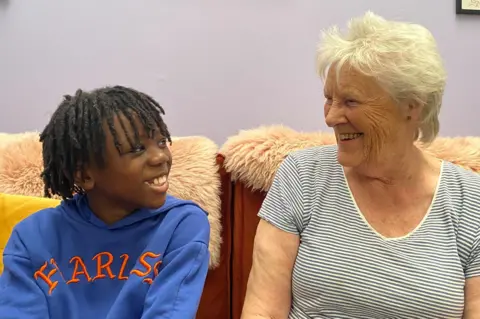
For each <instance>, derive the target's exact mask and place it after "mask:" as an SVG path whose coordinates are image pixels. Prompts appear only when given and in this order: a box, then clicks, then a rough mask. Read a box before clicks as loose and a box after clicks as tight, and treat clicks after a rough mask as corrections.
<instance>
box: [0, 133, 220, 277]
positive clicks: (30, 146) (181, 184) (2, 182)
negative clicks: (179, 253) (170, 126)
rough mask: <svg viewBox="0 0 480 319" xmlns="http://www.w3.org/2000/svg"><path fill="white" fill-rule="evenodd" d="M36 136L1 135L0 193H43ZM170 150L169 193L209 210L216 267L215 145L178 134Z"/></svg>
mask: <svg viewBox="0 0 480 319" xmlns="http://www.w3.org/2000/svg"><path fill="white" fill-rule="evenodd" d="M38 139H39V138H38V133H36V132H30V133H23V134H18V135H17V134H16V135H9V134H6V135H5V134H2V135H0V149H1V152H0V193H5V194H13V195H24V196H37V197H42V196H43V182H42V180H41V178H40V173H41V172H42V168H43V160H42V145H41V143H40V142H39V140H38ZM1 145H3V146H1ZM171 151H172V156H173V165H172V170H171V175H170V190H169V193H170V194H172V195H174V196H176V197H179V198H182V199H189V200H193V201H195V202H196V203H198V204H199V205H200V206H201V207H202V208H203V209H205V210H206V211H207V212H208V213H209V217H208V219H209V221H210V226H211V236H210V246H209V249H210V254H211V258H210V268H215V267H217V266H218V265H219V262H220V248H221V243H222V238H221V232H222V229H221V228H222V225H221V218H222V216H221V203H220V191H221V190H220V175H219V173H218V165H217V163H216V155H217V151H218V147H217V146H216V145H215V143H214V142H213V141H211V140H210V139H207V138H205V137H181V138H173V144H172V147H171Z"/></svg>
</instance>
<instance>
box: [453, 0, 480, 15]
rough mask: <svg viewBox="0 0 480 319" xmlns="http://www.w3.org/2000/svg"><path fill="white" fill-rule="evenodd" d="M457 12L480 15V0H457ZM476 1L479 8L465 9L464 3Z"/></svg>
mask: <svg viewBox="0 0 480 319" xmlns="http://www.w3.org/2000/svg"><path fill="white" fill-rule="evenodd" d="M456 2H457V3H456V6H457V14H478V15H480V0H456ZM463 2H467V3H470V2H471V3H474V4H476V5H477V6H478V9H464V8H463V5H462V3H463Z"/></svg>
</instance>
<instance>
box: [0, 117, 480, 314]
mask: <svg viewBox="0 0 480 319" xmlns="http://www.w3.org/2000/svg"><path fill="white" fill-rule="evenodd" d="M333 143H335V137H334V136H333V135H332V134H331V133H324V132H307V133H304V132H297V131H295V130H292V129H290V128H288V127H285V126H281V125H274V126H262V127H259V128H256V129H251V130H244V131H241V132H239V133H238V134H237V135H235V136H232V137H230V138H229V139H228V140H227V141H226V143H225V144H224V145H222V146H221V147H220V148H218V147H217V146H216V145H215V144H214V143H213V142H212V141H211V140H209V139H207V138H204V137H184V138H175V139H174V143H173V145H172V154H173V158H174V164H173V167H172V175H171V178H170V180H171V185H172V186H171V189H170V191H171V193H172V194H173V195H176V196H179V197H181V198H186V199H193V200H197V201H199V204H200V205H202V206H203V207H204V208H205V209H207V210H209V212H210V213H211V215H212V218H211V220H210V221H211V225H212V241H211V243H210V251H211V253H212V260H211V263H210V271H209V274H208V276H207V282H206V284H205V290H204V293H203V296H202V299H201V302H200V308H199V312H198V314H197V319H207V318H208V319H240V316H241V310H242V307H243V300H244V296H245V291H246V287H247V280H248V275H249V272H250V268H251V264H252V250H253V241H254V236H255V231H256V228H257V224H258V221H259V219H258V217H257V212H258V210H259V208H260V206H261V204H262V202H263V199H264V198H265V194H266V193H267V192H268V190H269V188H270V185H271V183H272V180H273V177H274V175H275V172H276V170H277V168H278V166H279V165H280V163H281V162H282V160H283V159H284V158H285V156H286V155H287V154H288V153H290V152H292V151H295V150H299V149H303V148H307V147H312V146H319V145H329V144H333ZM419 147H422V148H423V149H424V150H425V151H426V152H429V153H430V154H432V155H434V156H437V157H438V158H442V159H444V160H447V161H451V162H453V163H455V164H457V165H460V166H463V167H465V168H467V169H470V170H472V171H475V172H480V138H478V137H455V138H438V139H437V140H436V141H435V142H434V143H432V144H431V145H429V146H423V145H421V144H419ZM40 153H41V149H40V146H39V143H38V135H37V134H35V133H26V134H23V135H17V136H12V135H6V136H2V135H1V134H0V193H3V194H4V195H3V196H14V197H15V198H16V200H17V202H16V203H17V204H14V205H13V207H9V208H2V204H1V203H2V200H1V198H2V197H1V196H0V227H2V223H1V222H2V218H3V217H2V216H5V215H6V213H5V209H7V210H8V211H9V212H8V214H9V215H8V216H7V218H6V219H7V220H10V223H9V224H8V225H7V226H4V227H7V228H8V227H13V225H14V224H15V220H16V219H15V218H13V217H12V215H13V216H17V219H21V218H23V215H21V214H17V213H15V209H16V205H20V204H18V203H20V202H22V201H25V200H27V198H28V199H29V200H32V201H33V199H32V198H35V200H39V197H41V196H42V195H43V193H42V192H43V186H42V183H41V181H40V180H39V177H38V175H39V174H40V171H41V158H40V157H39V154H40ZM192 158H194V159H195V160H196V162H194V163H195V164H191V163H189V161H188V160H189V159H192ZM202 163H203V164H202ZM199 176H201V177H202V179H204V180H203V184H202V183H200V184H199V185H200V186H201V187H200V188H198V187H199V185H197V184H195V183H194V182H192V181H198V178H199ZM206 176H208V178H206ZM205 179H206V180H205ZM194 184H195V185H194ZM202 187H203V188H202ZM197 194H201V196H200V197H195V196H196V195H197ZM19 196H23V197H22V198H21V199H20V198H19ZM207 199H208V201H207ZM40 200H46V199H40ZM27 202H28V201H27ZM52 203H53V202H50V204H52ZM55 203H56V202H55ZM44 204H46V203H44ZM20 207H21V206H20ZM31 210H33V209H32V208H31ZM23 214H25V213H23ZM12 220H13V222H12ZM4 221H5V218H4ZM4 224H5V223H4ZM8 229H9V228H8ZM2 233H3V229H2V230H1V231H0V234H2ZM4 237H5V236H4ZM5 240H6V239H5V238H3V237H0V250H1V248H2V247H1V245H2V244H4V241H5Z"/></svg>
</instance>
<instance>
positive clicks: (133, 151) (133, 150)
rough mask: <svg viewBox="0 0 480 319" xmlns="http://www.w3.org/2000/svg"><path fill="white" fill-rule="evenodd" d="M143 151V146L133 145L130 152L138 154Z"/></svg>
mask: <svg viewBox="0 0 480 319" xmlns="http://www.w3.org/2000/svg"><path fill="white" fill-rule="evenodd" d="M144 150H145V147H144V146H143V145H135V146H134V147H133V148H132V150H131V151H130V152H132V153H139V152H143V151H144Z"/></svg>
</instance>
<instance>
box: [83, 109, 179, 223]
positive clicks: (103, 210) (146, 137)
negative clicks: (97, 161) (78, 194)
mask: <svg viewBox="0 0 480 319" xmlns="http://www.w3.org/2000/svg"><path fill="white" fill-rule="evenodd" d="M130 120H131V121H130ZM112 122H113V123H112V124H113V126H110V125H108V124H110V123H105V124H104V125H103V128H104V132H105V165H104V166H103V167H99V166H95V165H91V166H89V167H88V168H87V169H85V170H84V174H85V177H88V179H85V180H84V184H83V185H82V187H83V188H84V189H85V191H86V193H87V196H88V199H89V204H90V207H91V209H92V211H93V212H94V213H95V214H96V215H97V216H98V217H99V218H100V219H102V220H103V221H105V222H106V223H114V222H116V221H118V220H120V219H122V218H124V217H125V216H127V215H129V214H131V213H132V212H134V211H135V210H137V209H140V208H159V207H161V206H162V205H163V204H164V203H165V200H166V196H167V191H168V187H169V183H168V175H169V173H170V168H171V166H172V156H171V153H170V150H169V148H168V141H167V139H166V138H165V137H164V136H163V135H162V134H161V133H160V129H156V130H155V131H153V132H151V133H150V134H149V133H148V132H146V131H145V129H144V124H143V123H142V121H141V120H140V119H139V117H138V115H136V114H131V119H129V118H127V116H125V115H123V114H121V115H118V116H115V117H114V118H113V121H112ZM131 123H133V125H134V126H132V125H131ZM112 128H113V130H112Z"/></svg>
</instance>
